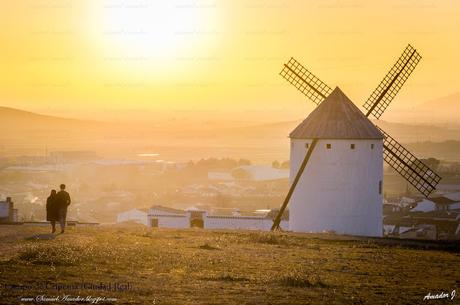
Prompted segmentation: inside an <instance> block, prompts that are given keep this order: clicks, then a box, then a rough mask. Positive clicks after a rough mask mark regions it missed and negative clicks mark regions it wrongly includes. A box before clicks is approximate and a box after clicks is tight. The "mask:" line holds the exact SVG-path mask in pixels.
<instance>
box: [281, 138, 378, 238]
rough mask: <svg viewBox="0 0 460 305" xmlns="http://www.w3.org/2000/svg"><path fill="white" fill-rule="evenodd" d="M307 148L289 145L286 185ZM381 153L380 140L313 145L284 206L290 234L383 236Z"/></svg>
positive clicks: (301, 143) (299, 142) (294, 142)
mask: <svg viewBox="0 0 460 305" xmlns="http://www.w3.org/2000/svg"><path fill="white" fill-rule="evenodd" d="M311 142H312V140H297V139H291V169H290V180H291V183H292V181H293V180H294V177H295V175H296V173H297V171H298V169H299V168H300V165H301V163H302V161H303V159H304V157H305V154H306V152H307V148H306V147H305V144H306V143H311ZM327 144H330V149H328V148H327ZM351 144H354V149H352V148H351ZM372 147H373V148H372ZM382 149H383V143H382V141H381V140H318V142H317V145H316V147H315V149H314V151H313V153H312V155H311V157H310V160H309V162H308V164H307V167H306V168H305V171H304V173H303V175H302V177H301V178H300V180H299V182H298V184H297V187H296V190H295V191H294V193H293V195H292V197H291V200H290V203H289V218H290V219H289V229H290V230H292V231H294V232H324V231H334V232H336V233H338V234H351V235H361V236H382V180H383V155H382V153H383V151H382Z"/></svg>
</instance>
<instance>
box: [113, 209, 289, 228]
mask: <svg viewBox="0 0 460 305" xmlns="http://www.w3.org/2000/svg"><path fill="white" fill-rule="evenodd" d="M269 212H271V211H270V210H268V212H267V213H265V214H260V213H259V214H257V213H255V214H254V216H247V215H237V214H235V215H220V214H212V215H210V214H209V212H208V211H203V210H197V209H189V210H186V211H184V210H179V209H173V208H169V207H164V206H160V205H156V206H153V207H151V208H150V209H149V210H144V209H132V210H129V211H126V212H123V213H120V214H118V220H117V222H118V223H122V222H126V221H136V222H138V223H142V224H144V225H146V226H148V227H153V228H177V229H185V228H192V227H199V228H204V229H235V230H238V229H241V230H261V231H269V230H270V228H271V226H272V224H273V217H272V216H273V215H272V214H273V213H269ZM280 227H281V228H282V229H284V230H288V228H289V225H288V219H287V218H286V217H284V218H283V219H282V221H281V224H280Z"/></svg>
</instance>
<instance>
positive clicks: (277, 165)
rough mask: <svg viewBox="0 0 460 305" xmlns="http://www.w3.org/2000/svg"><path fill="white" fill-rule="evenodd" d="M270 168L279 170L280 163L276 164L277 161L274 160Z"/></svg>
mask: <svg viewBox="0 0 460 305" xmlns="http://www.w3.org/2000/svg"><path fill="white" fill-rule="evenodd" d="M272 167H273V168H280V163H279V162H278V160H275V161H273V162H272Z"/></svg>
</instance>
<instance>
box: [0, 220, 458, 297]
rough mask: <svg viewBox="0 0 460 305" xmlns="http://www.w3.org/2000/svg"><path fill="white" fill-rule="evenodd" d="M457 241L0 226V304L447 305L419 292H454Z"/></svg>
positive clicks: (136, 227)
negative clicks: (43, 299)
mask: <svg viewBox="0 0 460 305" xmlns="http://www.w3.org/2000/svg"><path fill="white" fill-rule="evenodd" d="M459 248H460V247H459V246H458V245H455V244H438V243H424V242H415V241H405V242H401V241H398V240H382V239H365V238H353V237H344V236H336V235H332V234H316V235H314V234H293V233H276V234H275V233H270V232H265V233H263V232H249V231H207V230H202V229H189V230H166V229H155V230H151V229H146V228H144V227H140V226H136V225H127V226H100V227H73V228H68V231H67V232H66V233H65V234H63V235H57V236H55V237H54V236H51V235H50V234H48V227H32V226H29V227H27V226H0V293H1V298H0V303H1V304H20V303H21V301H20V297H30V298H35V297H36V296H37V295H46V296H47V297H53V296H61V297H62V296H63V295H70V296H72V297H76V296H80V297H84V298H86V297H88V296H91V297H96V296H100V297H106V298H112V300H110V301H111V302H107V301H105V302H104V301H100V302H99V303H98V304H430V303H431V304H444V303H449V304H456V303H458V302H459V300H460V299H459V298H458V296H457V297H456V298H455V299H454V300H453V301H450V300H449V301H447V300H431V301H423V298H424V296H425V295H427V294H428V293H431V294H436V293H440V292H448V293H449V294H450V293H451V291H452V290H454V289H456V290H457V291H459V290H458V288H459V286H460V268H459V266H460V254H459V253H460V251H459ZM82 283H86V286H85V287H82V285H81V284H82ZM101 283H103V284H104V285H105V286H103V285H101ZM109 285H110V287H109ZM108 288H110V290H108ZM104 289H105V290H104ZM115 298H116V299H117V301H116V302H112V301H114V300H113V299H115ZM68 300H70V299H68ZM22 303H24V304H32V302H27V299H23V301H22ZM63 303H64V302H62V303H61V304H63ZM65 303H66V304H73V303H72V302H65ZM44 304H46V303H44ZM48 304H51V303H48ZM53 304H54V303H53Z"/></svg>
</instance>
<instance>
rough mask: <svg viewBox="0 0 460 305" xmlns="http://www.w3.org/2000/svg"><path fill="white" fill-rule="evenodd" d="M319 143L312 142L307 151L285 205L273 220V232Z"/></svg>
mask: <svg viewBox="0 0 460 305" xmlns="http://www.w3.org/2000/svg"><path fill="white" fill-rule="evenodd" d="M317 142H318V139H313V141H312V142H311V145H310V146H309V148H308V151H307V153H306V155H305V158H304V159H303V161H302V164H301V165H300V168H299V170H298V171H297V174H296V176H295V179H294V181H293V182H292V184H291V187H290V188H289V192H288V193H287V195H286V198H285V199H284V202H283V205H282V206H281V208H280V210H279V212H278V215H276V217H275V220H273V225H272V228H271V230H272V231H274V230H278V229H279V226H280V222H281V216H282V215H283V213H284V211H285V210H286V207H287V205H288V203H289V200H290V199H291V196H292V194H293V193H294V190H295V188H296V186H297V183H298V182H299V180H300V177H301V176H302V174H303V172H304V170H305V167H306V166H307V163H308V160H309V159H310V156H311V154H312V152H313V149H314V148H315V146H316V143H317Z"/></svg>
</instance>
